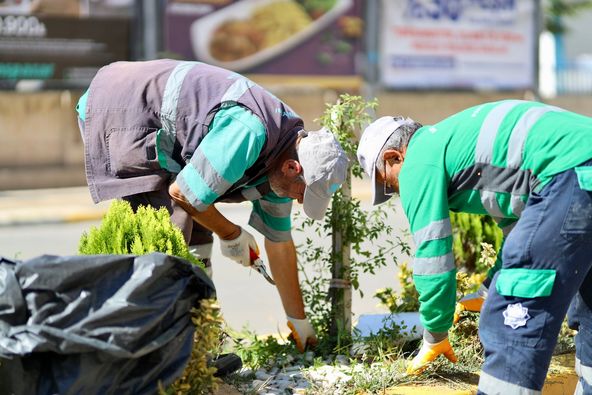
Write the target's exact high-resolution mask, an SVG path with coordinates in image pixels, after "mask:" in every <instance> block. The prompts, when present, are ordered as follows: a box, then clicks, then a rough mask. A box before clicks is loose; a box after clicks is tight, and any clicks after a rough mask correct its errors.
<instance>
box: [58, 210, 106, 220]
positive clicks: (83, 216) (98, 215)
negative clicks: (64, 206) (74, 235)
mask: <svg viewBox="0 0 592 395" xmlns="http://www.w3.org/2000/svg"><path fill="white" fill-rule="evenodd" d="M105 214H107V210H105V211H95V212H90V211H89V212H78V213H72V214H68V215H65V216H64V222H85V221H95V220H100V219H103V217H104V216H105Z"/></svg>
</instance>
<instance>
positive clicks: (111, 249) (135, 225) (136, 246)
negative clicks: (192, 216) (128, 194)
mask: <svg viewBox="0 0 592 395" xmlns="http://www.w3.org/2000/svg"><path fill="white" fill-rule="evenodd" d="M151 252H162V253H164V254H167V255H175V256H178V257H180V258H183V259H186V260H188V261H190V262H192V263H194V264H198V265H201V263H200V262H199V260H198V259H197V258H195V257H194V256H193V255H192V254H191V253H190V252H189V249H188V247H187V244H186V243H185V239H184V238H183V234H182V233H181V230H180V229H179V228H177V227H176V226H175V225H174V224H173V223H172V222H171V221H170V217H169V213H168V211H167V210H166V209H165V208H161V209H159V210H156V209H154V208H152V207H143V206H140V208H138V212H137V213H134V211H133V210H132V207H131V206H130V204H129V203H128V202H126V201H123V200H115V201H114V202H113V203H111V206H110V207H109V210H108V211H107V214H106V215H105V217H104V218H103V221H102V222H101V225H100V226H99V227H93V228H91V230H90V232H88V233H86V232H85V233H83V235H82V237H81V239H80V243H79V246H78V253H79V254H82V255H93V254H133V255H145V254H149V253H151Z"/></svg>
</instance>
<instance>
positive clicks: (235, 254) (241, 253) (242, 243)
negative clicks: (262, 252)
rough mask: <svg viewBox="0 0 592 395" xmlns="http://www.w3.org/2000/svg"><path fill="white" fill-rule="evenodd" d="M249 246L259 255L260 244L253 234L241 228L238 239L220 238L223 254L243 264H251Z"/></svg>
mask: <svg viewBox="0 0 592 395" xmlns="http://www.w3.org/2000/svg"><path fill="white" fill-rule="evenodd" d="M249 248H250V249H252V250H253V251H255V252H256V253H257V255H259V246H258V245H257V241H255V238H254V237H253V235H252V234H250V233H249V232H247V231H246V230H244V229H242V228H241V232H240V235H239V236H238V237H237V238H236V239H232V240H222V239H220V250H221V251H222V255H224V256H225V257H227V258H230V259H232V260H233V261H235V262H238V263H240V264H241V265H243V266H247V267H249V266H251V257H250V253H249Z"/></svg>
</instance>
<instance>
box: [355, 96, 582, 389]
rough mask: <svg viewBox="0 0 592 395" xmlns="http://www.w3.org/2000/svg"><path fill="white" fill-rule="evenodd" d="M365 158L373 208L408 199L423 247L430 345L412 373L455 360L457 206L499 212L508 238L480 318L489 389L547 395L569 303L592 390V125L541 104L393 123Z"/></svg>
mask: <svg viewBox="0 0 592 395" xmlns="http://www.w3.org/2000/svg"><path fill="white" fill-rule="evenodd" d="M358 159H359V161H360V163H361V165H362V167H363V168H364V170H365V172H366V173H367V174H369V175H370V176H371V178H372V180H373V181H374V184H373V185H374V191H373V202H374V204H378V203H381V202H384V201H386V200H387V199H388V198H389V197H390V195H391V194H392V193H400V196H401V204H402V206H403V209H404V211H405V213H406V215H407V218H408V220H409V224H410V226H411V232H412V234H413V238H414V241H415V244H416V252H415V259H414V263H413V280H414V282H415V287H416V288H417V290H418V292H419V300H420V303H421V307H420V315H421V321H422V324H423V326H424V328H425V332H424V339H423V340H424V341H423V345H422V348H421V350H420V352H419V354H418V355H417V356H416V357H415V358H414V360H413V361H412V363H411V365H410V366H409V368H408V372H410V373H414V372H418V371H421V370H423V369H425V368H426V365H427V364H428V363H429V362H431V361H432V360H434V359H435V358H436V357H438V356H439V355H440V354H444V356H446V357H447V358H448V359H449V360H451V361H452V362H455V361H456V357H455V355H454V352H453V350H452V348H451V346H450V343H449V342H448V338H447V336H448V330H449V328H450V327H451V325H452V320H453V314H454V307H455V298H456V268H455V265H454V257H453V255H452V232H451V225H450V218H449V210H452V211H454V212H468V213H475V214H488V215H490V216H491V217H493V218H494V219H495V220H496V222H497V223H498V225H499V226H500V227H501V229H502V231H503V233H504V235H505V240H504V241H505V242H504V244H503V247H502V259H501V269H500V270H499V271H497V272H495V274H494V275H493V278H492V280H491V283H490V284H489V289H488V291H489V292H488V296H487V299H486V300H485V303H484V305H483V308H482V311H481V318H480V324H479V336H480V339H481V342H482V343H483V346H484V349H485V362H484V365H483V371H482V374H481V376H480V380H479V391H480V393H486V394H506V395H507V394H539V393H540V391H541V388H542V387H543V384H544V381H545V377H546V373H547V370H548V367H549V363H550V360H551V355H552V352H553V349H554V347H555V344H556V342H557V336H558V334H559V330H560V327H561V323H562V321H563V319H564V318H565V316H566V313H567V311H568V307H569V306H570V302H571V301H572V300H573V301H574V303H573V305H572V309H571V311H570V315H569V317H570V326H572V327H573V328H579V332H578V335H577V337H576V347H577V354H576V355H577V360H576V369H577V371H578V373H579V375H580V381H579V388H580V390H581V391H582V392H583V393H586V394H590V393H592V310H591V308H592V271H591V270H590V267H591V266H592V119H591V118H588V117H585V116H582V115H579V114H575V113H573V112H568V111H565V110H562V109H560V108H557V107H552V106H548V105H545V104H542V103H537V102H526V101H520V100H506V101H500V102H494V103H486V104H482V105H479V106H476V107H472V108H469V109H467V110H464V111H462V112H460V113H458V114H455V115H452V116H451V117H449V118H447V119H445V120H443V121H441V122H439V123H437V124H435V125H433V126H422V125H420V124H419V123H417V122H415V121H413V120H411V119H409V118H402V117H396V118H393V117H383V118H380V119H378V120H376V121H375V122H373V123H372V124H371V125H370V126H368V128H367V129H366V130H365V131H364V133H363V135H362V138H361V141H360V144H359V148H358Z"/></svg>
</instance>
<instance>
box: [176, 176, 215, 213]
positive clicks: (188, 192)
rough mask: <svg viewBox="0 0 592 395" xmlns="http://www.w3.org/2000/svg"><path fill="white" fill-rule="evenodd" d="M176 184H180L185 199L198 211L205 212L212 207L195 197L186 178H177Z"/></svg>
mask: <svg viewBox="0 0 592 395" xmlns="http://www.w3.org/2000/svg"><path fill="white" fill-rule="evenodd" d="M176 182H177V183H179V187H180V188H181V190H183V191H185V197H186V198H187V200H188V201H189V204H191V205H192V206H193V207H195V209H196V210H197V211H200V212H201V211H205V210H206V209H207V208H208V207H209V206H210V205H209V204H205V203H204V202H202V201H201V200H199V199H198V198H197V196H195V194H194V193H193V191H192V189H191V188H190V187H189V185H187V183H186V182H185V178H184V177H177V179H176Z"/></svg>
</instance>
